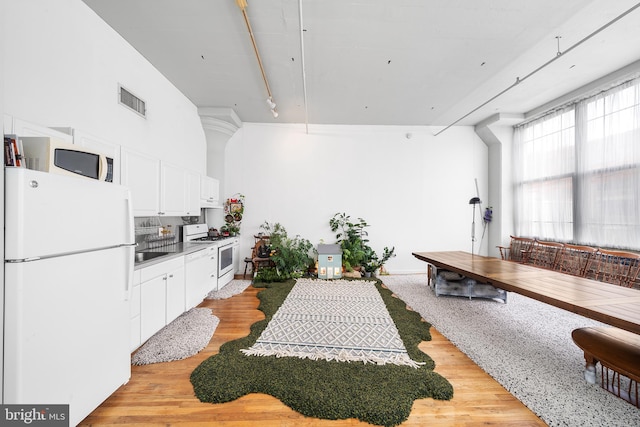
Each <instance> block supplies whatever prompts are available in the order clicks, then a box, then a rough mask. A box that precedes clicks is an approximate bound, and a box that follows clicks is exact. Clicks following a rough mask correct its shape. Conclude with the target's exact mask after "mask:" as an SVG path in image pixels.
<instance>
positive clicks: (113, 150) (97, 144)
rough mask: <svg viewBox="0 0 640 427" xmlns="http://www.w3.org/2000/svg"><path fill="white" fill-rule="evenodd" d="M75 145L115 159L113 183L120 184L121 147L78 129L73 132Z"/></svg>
mask: <svg viewBox="0 0 640 427" xmlns="http://www.w3.org/2000/svg"><path fill="white" fill-rule="evenodd" d="M73 143H74V144H77V145H80V146H82V147H84V148H88V149H90V150H93V151H97V152H98V153H101V154H104V155H105V156H107V157H110V158H112V159H113V182H114V184H120V182H121V181H120V146H119V145H116V144H113V143H111V142H108V141H105V140H104V139H101V138H98V137H96V136H93V135H89V134H88V133H86V132H83V131H81V130H78V129H74V131H73Z"/></svg>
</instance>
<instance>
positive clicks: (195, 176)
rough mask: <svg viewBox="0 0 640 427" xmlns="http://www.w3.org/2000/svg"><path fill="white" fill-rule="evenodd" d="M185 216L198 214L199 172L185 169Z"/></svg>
mask: <svg viewBox="0 0 640 427" xmlns="http://www.w3.org/2000/svg"><path fill="white" fill-rule="evenodd" d="M186 195H187V212H186V214H187V216H199V215H200V174H199V173H196V172H193V171H187V189H186Z"/></svg>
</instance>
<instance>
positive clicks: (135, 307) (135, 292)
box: [129, 270, 142, 352]
mask: <svg viewBox="0 0 640 427" xmlns="http://www.w3.org/2000/svg"><path fill="white" fill-rule="evenodd" d="M129 307H130V312H129V318H130V321H131V346H130V348H129V350H130V351H132V352H133V351H134V350H135V349H137V348H138V347H140V344H142V342H141V341H140V270H135V271H134V272H133V285H132V289H131V298H130V299H129Z"/></svg>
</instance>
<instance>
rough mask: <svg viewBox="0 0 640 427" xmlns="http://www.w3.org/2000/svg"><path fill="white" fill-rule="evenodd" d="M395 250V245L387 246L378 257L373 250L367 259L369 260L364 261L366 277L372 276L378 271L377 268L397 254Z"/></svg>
mask: <svg viewBox="0 0 640 427" xmlns="http://www.w3.org/2000/svg"><path fill="white" fill-rule="evenodd" d="M395 250H396V248H395V247H392V248H391V249H389V248H388V247H386V246H385V247H384V249H383V251H382V256H381V257H378V254H376V253H375V252H374V251H373V250H371V252H370V254H369V259H367V261H366V262H365V263H364V271H365V277H371V276H372V275H373V274H374V273H375V272H376V270H378V269H379V268H380V267H382V266H383V265H384V263H385V262H387V261H388V260H389V258H392V257H394V256H396V254H395Z"/></svg>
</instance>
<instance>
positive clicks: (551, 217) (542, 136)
mask: <svg viewBox="0 0 640 427" xmlns="http://www.w3.org/2000/svg"><path fill="white" fill-rule="evenodd" d="M514 182H515V187H514V192H515V194H514V200H515V207H514V208H515V218H516V223H515V232H516V233H518V235H521V236H529V237H537V238H540V239H547V240H557V241H566V242H576V243H582V244H589V245H594V246H603V247H614V248H627V249H640V214H639V212H640V81H639V80H635V81H632V82H628V83H625V84H624V85H621V86H618V87H616V88H614V89H611V90H608V91H605V92H603V93H601V94H599V95H597V96H594V97H591V98H588V99H585V100H583V101H580V102H578V103H576V104H574V105H572V106H570V107H567V108H565V109H562V110H559V111H555V112H553V113H550V114H548V115H546V116H544V117H542V118H540V119H537V120H535V121H533V122H530V123H527V124H526V125H523V126H520V127H518V128H516V131H515V138H514Z"/></svg>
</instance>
